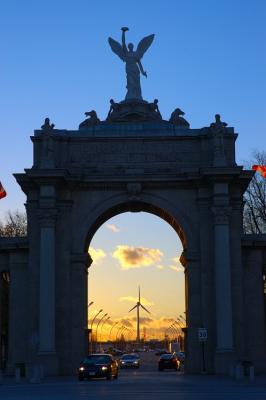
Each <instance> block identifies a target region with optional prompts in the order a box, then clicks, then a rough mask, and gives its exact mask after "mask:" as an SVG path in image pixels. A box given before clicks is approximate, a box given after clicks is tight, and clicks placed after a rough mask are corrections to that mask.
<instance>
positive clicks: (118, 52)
mask: <svg viewBox="0 0 266 400" xmlns="http://www.w3.org/2000/svg"><path fill="white" fill-rule="evenodd" d="M108 42H109V44H110V47H111V49H112V50H113V52H114V53H115V54H116V55H117V56H118V57H119V58H121V60H122V61H125V54H124V51H123V48H122V46H121V44H120V43H118V42H117V41H116V40H114V39H112V38H110V37H109V38H108Z"/></svg>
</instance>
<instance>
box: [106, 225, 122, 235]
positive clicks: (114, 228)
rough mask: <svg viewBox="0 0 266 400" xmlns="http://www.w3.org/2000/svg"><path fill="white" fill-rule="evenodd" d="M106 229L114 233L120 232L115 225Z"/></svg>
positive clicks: (107, 226)
mask: <svg viewBox="0 0 266 400" xmlns="http://www.w3.org/2000/svg"><path fill="white" fill-rule="evenodd" d="M106 228H107V229H109V230H110V231H112V232H114V233H118V232H120V229H119V228H118V227H117V226H116V225H115V224H106Z"/></svg>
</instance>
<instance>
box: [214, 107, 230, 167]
mask: <svg viewBox="0 0 266 400" xmlns="http://www.w3.org/2000/svg"><path fill="white" fill-rule="evenodd" d="M226 126H227V123H226V122H222V121H221V116H220V114H216V115H215V122H212V123H211V124H210V129H211V131H212V133H213V165H214V166H216V167H223V166H225V165H226V158H225V149H224V133H225V132H226Z"/></svg>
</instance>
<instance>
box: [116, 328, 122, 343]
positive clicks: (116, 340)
mask: <svg viewBox="0 0 266 400" xmlns="http://www.w3.org/2000/svg"><path fill="white" fill-rule="evenodd" d="M121 329H122V330H123V329H124V325H122V326H120V328H119V329H118V331H117V334H116V339H115V341H116V342H117V340H118V334H119V331H121ZM121 333H122V331H121Z"/></svg>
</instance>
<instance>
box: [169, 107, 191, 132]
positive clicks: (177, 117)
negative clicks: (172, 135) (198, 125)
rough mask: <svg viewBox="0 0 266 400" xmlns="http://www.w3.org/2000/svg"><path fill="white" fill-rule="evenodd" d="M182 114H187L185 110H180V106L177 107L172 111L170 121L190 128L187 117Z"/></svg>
mask: <svg viewBox="0 0 266 400" xmlns="http://www.w3.org/2000/svg"><path fill="white" fill-rule="evenodd" d="M181 115H185V113H184V111H182V110H180V108H176V109H175V110H174V111H173V112H172V114H171V117H170V119H169V122H171V123H172V124H174V125H176V126H180V127H183V128H189V123H188V122H187V121H186V120H185V118H183V117H181Z"/></svg>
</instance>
